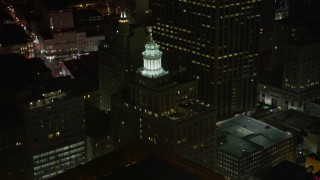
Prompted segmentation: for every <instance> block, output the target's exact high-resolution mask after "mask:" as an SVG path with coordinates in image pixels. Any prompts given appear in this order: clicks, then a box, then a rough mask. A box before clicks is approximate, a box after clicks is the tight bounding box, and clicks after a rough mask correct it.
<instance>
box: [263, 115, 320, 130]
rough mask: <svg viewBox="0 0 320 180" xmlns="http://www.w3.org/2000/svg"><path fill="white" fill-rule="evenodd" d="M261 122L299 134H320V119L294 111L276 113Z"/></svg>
mask: <svg viewBox="0 0 320 180" xmlns="http://www.w3.org/2000/svg"><path fill="white" fill-rule="evenodd" d="M261 120H262V121H264V122H266V123H268V124H274V125H277V126H278V125H279V127H283V129H286V130H289V129H292V130H295V131H297V132H299V131H301V130H304V131H306V132H309V133H313V134H318V133H320V129H319V128H320V121H319V118H316V117H314V116H311V115H308V114H306V113H303V112H300V111H297V110H293V109H290V110H285V111H279V112H276V113H274V114H272V115H270V116H267V117H264V118H262V119H261ZM286 127H287V128H286Z"/></svg>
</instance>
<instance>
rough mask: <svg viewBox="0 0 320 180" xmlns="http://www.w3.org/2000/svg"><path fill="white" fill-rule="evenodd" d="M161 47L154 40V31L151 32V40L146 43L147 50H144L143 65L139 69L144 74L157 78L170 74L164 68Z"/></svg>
mask: <svg viewBox="0 0 320 180" xmlns="http://www.w3.org/2000/svg"><path fill="white" fill-rule="evenodd" d="M150 31H151V30H150ZM150 31H149V32H150ZM159 47H160V46H159V45H158V44H157V43H156V42H154V41H153V38H152V33H151V32H150V39H149V42H148V43H147V44H146V45H145V49H146V50H145V51H143V52H142V56H143V67H142V68H140V69H139V70H138V71H140V73H141V74H142V75H143V76H145V77H149V78H157V77H160V76H163V75H166V74H168V71H165V70H163V68H162V65H161V57H162V52H161V51H160V50H159Z"/></svg>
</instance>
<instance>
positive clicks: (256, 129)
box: [218, 115, 293, 157]
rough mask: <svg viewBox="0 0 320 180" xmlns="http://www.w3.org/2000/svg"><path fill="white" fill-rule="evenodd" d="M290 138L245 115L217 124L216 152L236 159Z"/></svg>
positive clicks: (290, 136)
mask: <svg viewBox="0 0 320 180" xmlns="http://www.w3.org/2000/svg"><path fill="white" fill-rule="evenodd" d="M292 137H293V135H292V134H291V133H290V132H284V131H281V130H279V129H277V128H275V127H272V126H270V125H268V124H266V123H264V122H261V121H258V120H256V119H253V118H250V117H248V116H245V115H239V116H237V117H234V118H231V119H229V120H226V121H224V122H221V123H218V143H219V146H218V150H220V151H223V152H226V153H229V154H231V155H233V156H237V157H241V156H242V155H243V154H245V153H251V152H255V151H257V150H259V149H264V148H268V147H270V146H272V145H274V144H277V143H279V142H282V141H284V140H286V139H288V138H292Z"/></svg>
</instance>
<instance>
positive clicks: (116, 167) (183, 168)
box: [54, 142, 224, 180]
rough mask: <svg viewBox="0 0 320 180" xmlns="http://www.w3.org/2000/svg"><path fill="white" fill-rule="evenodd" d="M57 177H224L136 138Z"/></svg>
mask: <svg viewBox="0 0 320 180" xmlns="http://www.w3.org/2000/svg"><path fill="white" fill-rule="evenodd" d="M54 179H101V180H102V179H108V180H109V179H110V180H113V179H155V180H160V179H168V180H170V179H172V180H173V179H187V180H196V179H199V180H200V179H211V180H218V179H221V180H222V179H224V177H223V176H222V175H220V174H217V173H215V172H213V171H211V170H209V169H207V168H204V167H202V166H199V165H197V164H194V163H192V162H190V161H188V160H186V159H184V158H182V157H180V156H177V155H175V154H173V153H170V152H168V151H165V150H163V149H161V148H159V147H158V146H155V145H152V144H149V143H144V142H137V143H133V144H130V145H127V146H125V147H122V148H120V149H117V150H115V151H113V152H111V153H109V154H106V155H104V156H102V157H100V158H98V159H95V160H93V161H90V162H88V163H86V164H84V165H82V166H78V167H76V168H74V169H71V170H68V171H67V172H66V173H64V174H61V175H58V176H56V177H54Z"/></svg>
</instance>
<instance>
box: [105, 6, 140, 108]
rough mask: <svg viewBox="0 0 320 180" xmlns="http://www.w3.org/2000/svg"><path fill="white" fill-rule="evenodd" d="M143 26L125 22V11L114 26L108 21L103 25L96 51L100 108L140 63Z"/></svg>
mask: <svg viewBox="0 0 320 180" xmlns="http://www.w3.org/2000/svg"><path fill="white" fill-rule="evenodd" d="M144 39H145V28H144V27H142V26H137V25H133V26H131V25H130V24H129V20H128V18H127V15H126V13H125V12H121V17H120V19H119V21H118V23H117V26H113V24H110V26H108V28H106V40H105V41H103V42H102V43H101V45H100V49H99V53H100V57H99V58H100V60H99V86H100V94H101V109H103V110H106V111H109V110H110V97H111V95H112V94H114V93H118V92H119V91H120V89H121V88H123V87H124V86H125V84H126V83H125V81H128V80H129V79H132V78H130V77H131V76H129V75H128V74H130V73H132V72H134V69H136V68H137V67H139V65H140V64H141V63H140V62H139V61H138V59H139V60H140V56H141V54H140V53H141V51H142V48H143V42H145V41H144Z"/></svg>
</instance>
